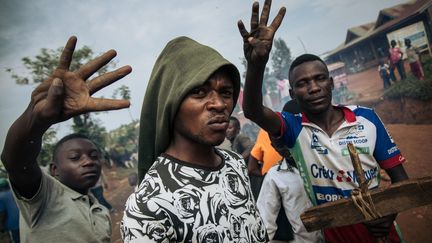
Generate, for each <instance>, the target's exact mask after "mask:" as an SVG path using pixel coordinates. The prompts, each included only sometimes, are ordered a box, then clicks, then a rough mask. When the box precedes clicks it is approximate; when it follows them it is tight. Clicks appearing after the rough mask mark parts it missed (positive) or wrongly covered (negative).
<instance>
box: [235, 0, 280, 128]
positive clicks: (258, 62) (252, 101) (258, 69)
mask: <svg viewBox="0 0 432 243" xmlns="http://www.w3.org/2000/svg"><path fill="white" fill-rule="evenodd" d="M270 7H271V0H266V1H265V3H264V7H263V10H262V12H261V17H258V14H259V3H258V2H254V3H253V6H252V17H251V26H250V28H251V30H250V32H248V31H247V30H246V28H245V26H244V24H243V22H242V21H241V20H240V21H239V22H238V28H239V31H240V34H241V36H242V37H243V49H244V54H245V58H246V61H247V71H246V81H245V87H244V96H243V97H244V98H243V110H244V114H245V116H246V117H247V118H249V119H251V120H252V121H254V122H255V123H257V124H258V125H259V126H260V127H262V128H263V129H264V130H266V131H267V132H268V133H269V134H270V135H271V136H279V135H280V127H281V121H280V119H279V117H278V115H277V114H276V113H275V112H273V111H272V110H271V109H269V108H267V107H265V106H263V104H262V93H261V89H262V83H263V77H264V71H265V66H266V64H267V61H268V59H269V55H270V51H271V48H272V44H273V38H274V34H275V33H276V30H277V29H278V28H279V26H280V24H281V23H282V19H283V17H284V15H285V8H284V7H282V8H281V9H280V10H279V12H278V14H277V16H276V17H275V18H274V20H273V22H272V23H271V24H270V25H269V26H267V22H268V18H269V14H270Z"/></svg>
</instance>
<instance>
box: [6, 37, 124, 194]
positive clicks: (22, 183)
mask: <svg viewBox="0 0 432 243" xmlns="http://www.w3.org/2000/svg"><path fill="white" fill-rule="evenodd" d="M76 41H77V38H76V37H74V36H73V37H71V38H69V40H68V42H67V44H66V46H65V48H64V50H63V52H62V54H61V57H60V61H59V65H58V67H57V68H56V69H55V70H54V72H53V73H52V74H51V76H50V77H49V78H48V79H47V80H45V81H44V82H42V83H41V84H40V85H39V86H38V87H36V89H35V90H34V91H33V92H32V94H31V101H30V104H29V105H28V107H27V109H26V110H25V111H24V112H23V114H22V115H21V116H20V117H19V118H18V119H17V120H16V121H15V122H14V123H13V124H12V126H11V127H10V128H9V131H8V134H7V136H6V141H5V145H4V148H3V152H2V154H1V160H2V162H3V164H4V165H5V168H6V170H7V171H8V174H9V179H10V181H11V183H12V184H13V185H14V187H15V188H16V189H17V190H18V193H19V194H20V195H22V196H24V197H26V198H31V197H32V196H34V195H35V194H36V192H37V190H38V188H39V185H40V180H41V170H40V168H39V165H38V163H37V161H36V158H37V156H38V154H39V152H40V149H41V143H42V136H43V134H44V133H45V132H46V130H47V129H48V128H49V127H50V126H51V125H53V124H55V123H58V122H61V121H65V120H67V119H69V118H71V117H73V116H77V115H80V114H84V113H87V112H91V111H107V110H116V109H122V108H127V107H129V105H130V104H129V101H127V100H111V99H102V98H93V97H91V95H93V94H94V93H95V92H97V91H98V90H100V89H102V88H103V87H105V86H107V85H110V84H111V83H113V82H115V81H116V80H119V79H121V78H123V77H124V76H126V75H128V74H129V73H130V72H131V71H132V69H131V67H130V66H124V67H121V68H119V69H117V70H115V71H112V72H109V73H105V74H103V75H101V76H98V77H95V78H93V79H91V80H89V81H86V80H87V79H88V78H89V77H90V76H91V75H92V74H94V73H95V72H96V71H97V70H99V69H100V68H101V67H103V66H104V65H106V64H107V63H108V62H109V61H110V60H111V59H113V58H114V57H115V56H116V52H115V51H114V50H110V51H108V52H106V53H104V54H103V55H101V56H99V57H97V58H95V59H94V60H92V61H90V62H89V63H87V64H85V65H83V66H81V67H80V68H79V70H77V71H74V72H72V71H69V66H70V64H71V61H72V55H73V52H74V50H75V45H76Z"/></svg>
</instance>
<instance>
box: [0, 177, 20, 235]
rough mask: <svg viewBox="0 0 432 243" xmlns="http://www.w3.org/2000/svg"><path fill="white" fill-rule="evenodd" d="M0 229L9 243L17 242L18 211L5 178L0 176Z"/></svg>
mask: <svg viewBox="0 0 432 243" xmlns="http://www.w3.org/2000/svg"><path fill="white" fill-rule="evenodd" d="M0 231H1V232H5V231H6V232H7V233H8V236H9V240H10V242H11V243H19V242H20V237H19V211H18V207H17V205H16V203H15V200H14V198H13V195H12V192H11V189H10V187H9V183H8V181H7V179H6V178H0Z"/></svg>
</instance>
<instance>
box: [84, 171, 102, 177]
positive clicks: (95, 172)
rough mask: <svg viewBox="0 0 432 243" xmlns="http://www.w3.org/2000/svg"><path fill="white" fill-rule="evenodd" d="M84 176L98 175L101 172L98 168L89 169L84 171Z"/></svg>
mask: <svg viewBox="0 0 432 243" xmlns="http://www.w3.org/2000/svg"><path fill="white" fill-rule="evenodd" d="M82 175H83V176H98V175H99V172H98V171H97V170H89V171H85V172H84V173H82Z"/></svg>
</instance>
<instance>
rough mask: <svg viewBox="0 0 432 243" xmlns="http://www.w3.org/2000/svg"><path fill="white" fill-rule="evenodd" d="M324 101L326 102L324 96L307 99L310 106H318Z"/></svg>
mask: <svg viewBox="0 0 432 243" xmlns="http://www.w3.org/2000/svg"><path fill="white" fill-rule="evenodd" d="M325 100H326V97H325V96H320V97H315V98H311V99H308V102H309V103H311V104H318V103H322V102H324V101H325Z"/></svg>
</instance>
